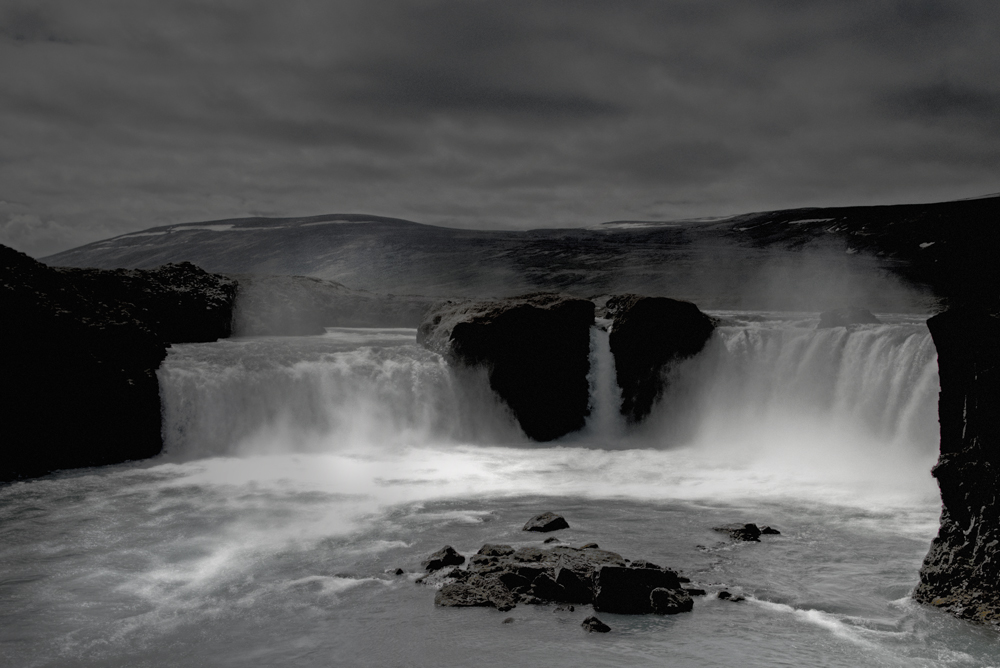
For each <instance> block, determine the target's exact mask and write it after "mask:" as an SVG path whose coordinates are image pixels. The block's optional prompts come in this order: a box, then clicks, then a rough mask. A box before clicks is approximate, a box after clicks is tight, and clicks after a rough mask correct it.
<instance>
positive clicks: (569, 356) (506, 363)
mask: <svg viewBox="0 0 1000 668" xmlns="http://www.w3.org/2000/svg"><path fill="white" fill-rule="evenodd" d="M593 324H594V303H593V302H591V301H588V300H585V299H574V298H572V297H567V296H565V295H559V294H554V293H538V294H531V295H524V296H521V297H511V298H509V299H501V300H496V301H485V302H446V303H444V304H441V305H439V306H437V307H435V308H433V309H431V310H430V311H429V312H428V313H427V314H426V315H425V317H424V321H423V322H422V323H421V325H420V327H419V329H418V330H417V341H418V342H419V343H421V344H423V345H424V346H425V347H427V348H429V349H431V350H434V351H435V352H439V353H441V354H443V355H445V356H446V357H447V358H448V359H449V360H451V361H453V362H458V363H461V364H465V365H470V366H477V365H481V366H484V367H485V368H486V369H487V370H488V373H489V379H490V387H491V388H493V390H494V391H495V392H496V393H497V395H498V396H499V397H500V398H501V399H503V401H504V402H506V404H507V405H508V406H510V409H511V411H512V412H513V413H514V417H515V418H517V421H518V422H519V423H520V425H521V428H522V429H523V430H524V433H525V434H527V435H528V437H529V438H532V439H534V440H536V441H551V440H553V439H556V438H559V437H560V436H565V435H566V434H568V433H570V432H573V431H577V430H579V429H581V428H583V425H584V423H585V421H586V418H587V415H588V414H589V408H588V401H589V393H590V386H589V384H588V382H587V373H588V371H589V370H590V327H591V325H593Z"/></svg>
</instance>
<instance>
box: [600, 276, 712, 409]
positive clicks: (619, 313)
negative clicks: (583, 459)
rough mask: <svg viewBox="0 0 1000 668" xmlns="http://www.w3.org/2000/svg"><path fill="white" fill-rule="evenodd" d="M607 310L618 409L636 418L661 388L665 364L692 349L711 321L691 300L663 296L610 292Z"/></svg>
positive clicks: (699, 346) (698, 346) (701, 340)
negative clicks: (609, 321) (619, 407)
mask: <svg viewBox="0 0 1000 668" xmlns="http://www.w3.org/2000/svg"><path fill="white" fill-rule="evenodd" d="M607 315H608V316H609V317H611V318H612V324H611V334H610V337H609V339H610V343H611V354H612V355H614V358H615V374H616V376H617V379H618V386H619V387H620V388H621V390H622V406H621V413H622V415H624V416H625V418H626V420H628V421H629V422H631V423H635V422H640V421H642V420H643V419H644V418H645V417H646V416H647V415H649V412H650V410H652V408H653V404H654V403H655V402H656V400H657V399H658V398H659V397H660V396H661V395H662V394H663V390H664V389H665V385H664V383H665V378H664V372H665V370H666V367H667V366H668V365H669V364H670V363H671V362H674V361H676V360H679V359H683V358H685V357H690V356H691V355H694V354H696V353H698V352H699V351H700V350H701V349H702V348H703V347H704V345H705V342H706V341H707V340H708V337H709V336H711V335H712V331H713V330H714V329H715V325H714V324H713V322H712V319H711V318H709V317H708V316H707V315H705V314H704V313H702V312H701V311H700V310H699V309H698V307H697V306H695V305H694V304H692V303H690V302H684V301H678V300H676V299H668V298H666V297H643V296H640V295H616V296H614V297H612V298H610V299H609V300H608V302H607Z"/></svg>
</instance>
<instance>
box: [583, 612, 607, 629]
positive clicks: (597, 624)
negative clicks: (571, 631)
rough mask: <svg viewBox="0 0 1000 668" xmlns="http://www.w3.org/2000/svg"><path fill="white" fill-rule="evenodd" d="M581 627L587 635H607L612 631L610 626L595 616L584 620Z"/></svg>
mask: <svg viewBox="0 0 1000 668" xmlns="http://www.w3.org/2000/svg"><path fill="white" fill-rule="evenodd" d="M580 626H582V627H583V629H584V630H585V631H586V632H587V633H607V632H608V631H610V630H611V627H610V626H608V625H607V624H605V623H604V622H602V621H601V620H600V619H598V618H597V617H595V616H594V615H591V616H590V617H587V618H586V619H585V620H583V621H582V622H581V623H580Z"/></svg>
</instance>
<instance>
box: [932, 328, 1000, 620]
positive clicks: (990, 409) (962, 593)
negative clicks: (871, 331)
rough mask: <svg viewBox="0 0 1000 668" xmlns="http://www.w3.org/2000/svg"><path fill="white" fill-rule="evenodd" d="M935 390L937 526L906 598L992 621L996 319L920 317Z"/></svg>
mask: <svg viewBox="0 0 1000 668" xmlns="http://www.w3.org/2000/svg"><path fill="white" fill-rule="evenodd" d="M927 326H928V327H929V328H930V331H931V335H932V336H933V337H934V345H935V346H936V347H937V353H938V368H939V373H940V378H941V395H940V399H939V404H938V414H939V416H940V422H941V455H940V458H939V460H938V463H937V465H936V466H935V467H934V470H933V473H934V477H935V478H937V481H938V486H939V487H940V488H941V501H942V506H943V507H942V511H941V527H940V530H939V531H938V535H937V537H936V538H935V539H934V541H933V542H932V544H931V547H930V551H929V552H928V553H927V557H926V558H925V560H924V563H923V567H922V568H921V569H920V584H919V585H918V586H917V588H916V590H915V591H914V594H913V596H914V598H915V599H916V600H918V601H920V602H922V603H927V604H930V605H933V606H936V607H939V608H942V609H945V610H947V611H949V612H951V613H952V614H954V615H956V616H958V617H961V618H963V619H969V620H973V621H977V622H983V623H989V624H993V625H994V626H997V627H1000V585H998V583H1000V495H998V493H1000V319H998V318H996V317H993V316H992V315H990V314H988V313H987V312H985V311H982V310H967V309H953V310H949V311H946V312H945V313H942V314H940V315H936V316H934V317H933V318H931V319H930V320H928V321H927Z"/></svg>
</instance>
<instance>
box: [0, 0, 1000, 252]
mask: <svg viewBox="0 0 1000 668" xmlns="http://www.w3.org/2000/svg"><path fill="white" fill-rule="evenodd" d="M3 7H4V8H3V9H0V92H2V95H0V128H2V130H0V132H2V133H3V137H4V142H3V146H4V150H3V152H2V153H0V200H2V201H3V202H4V204H3V205H2V206H0V243H9V244H11V245H13V246H15V247H17V248H19V249H21V250H24V251H26V252H29V253H32V254H34V255H36V256H40V255H45V254H47V253H51V252H55V251H57V250H62V249H65V248H68V247H72V246H75V245H79V244H81V243H85V242H88V241H92V240H95V239H99V238H103V237H107V236H110V235H114V234H120V233H125V232H128V231H135V230H137V229H141V228H145V227H150V226H152V225H158V224H166V223H175V222H186V221H193V220H208V219H215V218H226V217H237V216H244V215H311V214H320V213H331V212H352V211H357V212H365V213H372V214H378V215H388V216H397V217H403V218H409V219H412V220H417V221H420V222H426V223H435V224H444V225H453V226H462V227H479V228H496V227H513V228H530V227H546V226H575V225H584V224H593V223H595V222H601V221H604V220H613V219H664V218H677V217H690V216H704V215H723V214H729V213H739V212H744V211H750V210H761V209H772V208H785V207H793V206H810V205H816V206H822V205H840V204H866V203H894V202H905V201H930V200H938V199H951V198H959V197H968V196H974V195H979V194H985V193H990V192H996V191H998V190H1000V186H998V179H997V170H996V166H997V165H1000V132H998V130H1000V46H998V41H997V40H996V39H995V34H992V33H991V30H992V29H993V27H994V26H995V25H996V24H997V19H1000V9H998V8H997V5H996V3H995V2H993V1H992V0H983V1H979V0H963V1H962V2H958V1H957V0H956V1H954V2H940V1H935V2H931V1H924V0H898V1H893V2H889V1H879V0H836V1H834V0H830V1H826V2H813V3H798V2H791V1H789V0H780V1H779V0H772V1H765V2H755V3H729V2H716V1H713V0H692V1H690V2H685V1H674V2H669V3H665V2H660V1H651V2H640V1H626V2H600V3H599V2H590V1H587V0H574V1H573V2H539V1H532V2H518V1H508V2H503V3H499V2H486V1H484V0H462V1H458V2H451V1H445V0H427V1H424V2H395V1H393V0H384V1H380V2H378V3H372V2H355V1H352V0H340V1H339V2H336V3H328V2H322V1H320V0H289V1H288V2H282V3H274V2H260V1H256V0H200V1H197V2H196V1H194V0H190V1H186V0H183V1H182V0H164V1H158V2H153V1H150V0H127V1H115V0H93V1H91V2H87V3H79V2H73V1H72V0H51V1H46V0H32V1H31V2H23V3H20V4H18V3H17V2H16V1H15V2H13V3H11V2H8V3H5V5H3Z"/></svg>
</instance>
